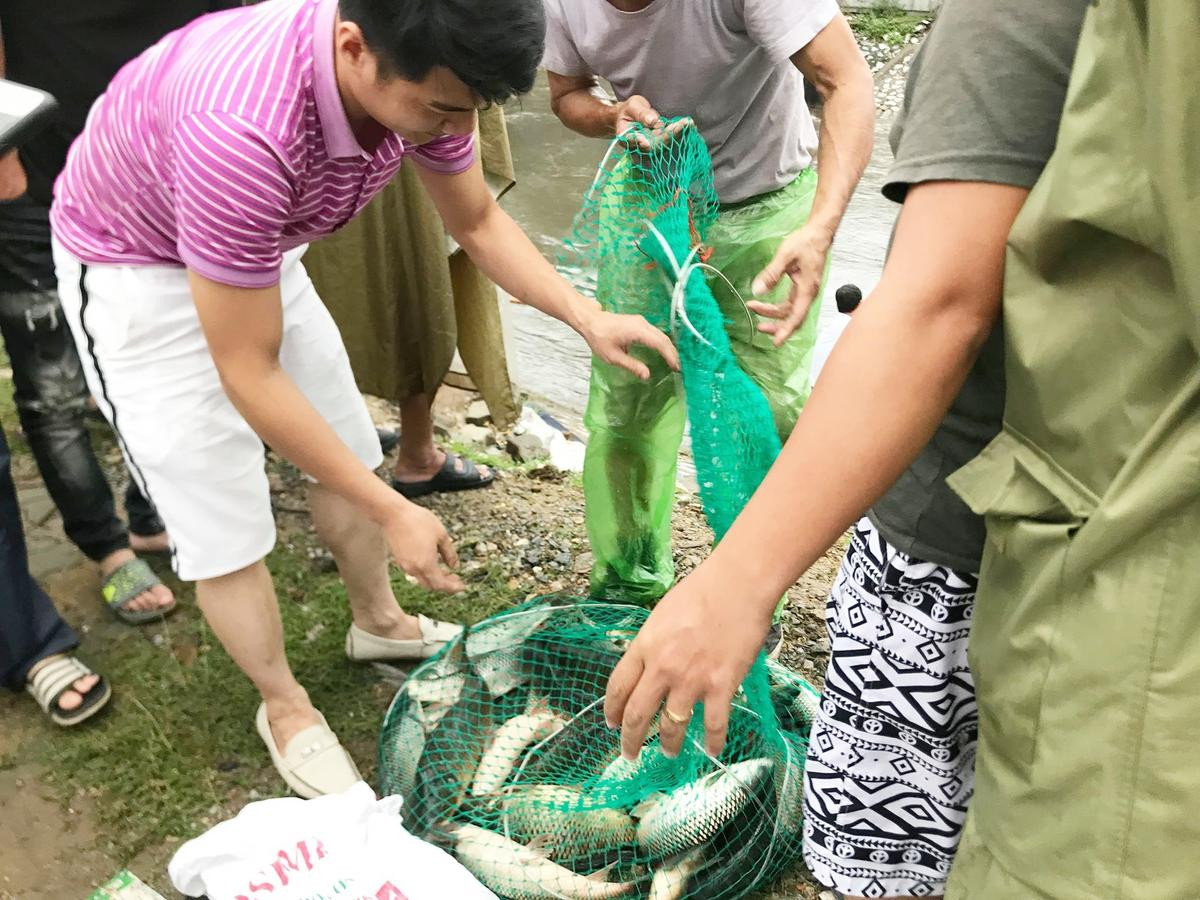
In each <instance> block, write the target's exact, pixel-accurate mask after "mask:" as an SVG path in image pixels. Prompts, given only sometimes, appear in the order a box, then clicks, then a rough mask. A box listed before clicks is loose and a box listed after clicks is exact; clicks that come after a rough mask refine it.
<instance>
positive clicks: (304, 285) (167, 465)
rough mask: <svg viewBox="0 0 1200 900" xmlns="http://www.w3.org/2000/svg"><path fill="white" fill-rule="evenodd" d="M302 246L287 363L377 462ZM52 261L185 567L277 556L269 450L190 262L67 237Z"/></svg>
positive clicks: (197, 569)
mask: <svg viewBox="0 0 1200 900" xmlns="http://www.w3.org/2000/svg"><path fill="white" fill-rule="evenodd" d="M303 252H304V248H303V247H300V248H297V249H295V250H292V251H291V252H289V253H288V254H286V255H285V256H284V259H283V266H282V270H281V273H280V282H279V287H280V294H281V297H282V301H283V342H282V344H281V346H280V351H279V361H280V364H281V365H282V367H283V369H284V371H286V372H287V373H288V375H289V376H290V377H291V379H292V381H293V382H294V383H295V384H296V386H297V387H298V388H299V389H300V391H301V393H303V394H304V395H305V397H307V398H308V400H309V402H310V403H311V404H312V405H313V407H314V408H315V409H316V410H317V412H318V413H320V414H321V416H322V417H323V418H324V419H325V420H326V421H327V422H328V423H329V424H330V425H331V426H332V427H333V429H334V431H335V432H336V433H337V434H338V436H339V437H340V438H341V439H342V441H344V442H345V443H346V444H347V445H348V446H349V447H350V449H351V450H352V451H353V452H354V453H355V455H357V456H358V458H359V459H360V460H362V463H363V465H365V466H367V467H368V468H370V469H374V468H376V467H378V466H379V465H380V463H382V461H383V454H382V451H381V450H380V448H379V438H378V436H377V434H376V432H375V427H374V425H373V424H372V422H371V417H370V414H369V413H368V411H367V407H366V403H365V402H364V400H363V398H362V395H361V394H360V393H359V391H358V388H357V386H356V385H355V382H354V375H353V373H352V372H351V370H350V360H349V358H348V357H347V355H346V348H345V346H344V345H343V343H342V337H341V334H340V333H339V332H338V329H337V326H336V325H335V324H334V321H333V318H332V317H331V316H330V315H329V311H328V310H327V309H326V308H325V305H324V304H323V303H322V302H321V298H320V297H319V296H317V292H316V289H315V288H314V287H313V284H312V282H311V281H310V280H309V278H308V274H307V273H306V272H305V271H304V266H303V265H301V263H300V257H301V255H302V254H303ZM54 263H55V268H56V273H57V275H58V290H59V296H60V298H61V299H62V307H63V311H64V313H65V314H66V317H67V321H68V322H69V323H70V325H71V331H72V332H73V333H74V335H75V342H76V344H77V346H78V348H79V356H80V358H81V360H82V361H83V368H84V373H85V374H86V376H87V381H88V387H89V388H90V389H91V391H92V394H93V396H95V398H96V402H97V404H98V405H99V406H100V409H101V411H102V412H103V413H104V415H105V416H106V417H107V418H108V420H109V422H110V424H111V425H112V426H113V430H114V432H116V434H117V439H118V442H119V444H120V446H121V450H122V452H123V453H124V455H125V458H126V462H127V464H128V467H129V471H130V475H131V476H132V477H133V478H135V479H137V481H138V485H139V487H141V489H142V491H143V493H144V494H145V495H146V496H147V497H148V498H149V499H150V502H151V503H153V504H154V506H155V507H156V508H157V510H158V514H159V515H160V516H161V517H162V519H163V521H164V522H165V523H166V526H167V531H168V533H169V534H170V536H171V543H172V550H173V562H174V566H175V571H176V572H177V573H178V575H179V577H180V578H182V579H184V580H186V581H197V580H201V579H206V578H215V577H218V576H220V575H227V574H229V573H231V572H236V571H238V570H240V569H243V568H245V567H246V566H248V565H250V564H252V563H255V562H257V561H258V560H260V559H262V558H263V557H265V556H266V555H267V554H268V553H269V552H270V551H271V548H272V547H274V545H275V520H274V517H273V515H272V512H271V493H270V487H269V485H268V482H267V474H266V469H265V462H266V460H265V449H264V447H263V443H262V440H261V439H260V438H259V437H258V435H257V434H255V433H254V431H253V429H251V428H250V426H249V425H248V424H246V421H245V420H244V419H243V418H242V416H241V414H240V413H239V412H238V411H237V410H236V409H235V408H234V407H233V404H232V403H230V402H229V399H228V397H226V395H225V391H224V389H223V388H222V387H221V379H220V377H219V375H218V374H217V369H216V365H215V364H214V363H213V359H212V356H211V355H210V354H209V351H208V344H207V342H206V341H205V338H204V333H203V332H202V331H201V328H200V319H199V317H198V316H197V314H196V307H195V304H194V303H193V302H192V295H191V289H190V287H189V286H188V278H187V271H186V270H185V269H183V268H180V267H170V266H113V265H90V264H89V265H84V264H82V263H81V262H80V261H79V260H78V259H76V258H75V257H74V256H72V255H71V254H70V253H69V252H68V251H66V250H65V249H64V248H63V247H61V246H60V245H58V244H57V242H56V243H55V247H54Z"/></svg>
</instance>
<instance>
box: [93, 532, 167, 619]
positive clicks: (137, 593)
mask: <svg viewBox="0 0 1200 900" xmlns="http://www.w3.org/2000/svg"><path fill="white" fill-rule="evenodd" d="M100 578H101V581H102V585H101V594H102V595H103V597H104V602H105V603H106V604H108V607H109V609H111V610H112V611H113V613H114V614H115V615H116V616H117V618H119V619H120V620H121V621H123V622H125V623H126V624H129V625H143V624H145V623H147V622H155V621H158V620H159V619H161V618H162V617H163V616H166V615H168V614H170V613H172V612H174V611H175V595H174V594H172V593H171V589H170V588H168V587H167V586H166V585H165V584H163V583H162V582H161V581H160V580H159V578H158V576H157V575H155V574H154V572H153V571H152V570H151V568H150V567H149V566H148V565H146V563H145V562H144V561H142V560H140V559H138V558H137V557H136V556H134V555H133V551H132V550H117V551H115V552H113V553H110V554H109V555H108V556H106V557H104V559H102V560H101V561H100Z"/></svg>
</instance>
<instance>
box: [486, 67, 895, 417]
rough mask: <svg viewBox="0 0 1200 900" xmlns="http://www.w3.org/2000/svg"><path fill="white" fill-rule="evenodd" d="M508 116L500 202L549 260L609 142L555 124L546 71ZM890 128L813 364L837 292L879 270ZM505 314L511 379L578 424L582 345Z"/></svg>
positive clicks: (540, 318) (859, 197) (527, 317)
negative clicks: (505, 185) (512, 171)
mask: <svg viewBox="0 0 1200 900" xmlns="http://www.w3.org/2000/svg"><path fill="white" fill-rule="evenodd" d="M505 114H506V117H507V120H508V130H509V139H510V141H511V143H512V150H513V157H514V160H515V163H516V168H517V178H518V181H517V185H516V187H514V188H513V189H512V190H511V191H509V193H508V194H507V195H505V198H504V200H503V201H502V203H503V205H504V207H505V209H507V210H508V211H509V213H510V214H511V215H512V216H513V218H515V219H516V221H517V222H518V223H519V224H520V225H521V226H522V227H523V228H524V229H525V230H526V232H527V233H528V234H529V236H530V237H531V238H532V239H533V241H534V243H536V244H537V246H538V247H539V248H540V249H541V251H542V252H543V253H544V254H545V255H546V257H547V258H548V259H550V260H551V261H554V260H555V259H556V257H557V255H558V252H559V249H560V248H561V246H562V240H563V237H564V236H565V235H566V234H567V233H568V232H569V231H570V228H571V221H572V219H573V218H574V216H575V213H576V211H577V210H578V209H579V205H580V203H581V202H582V199H583V195H584V192H585V191H586V190H587V188H588V187H589V185H590V184H591V183H592V179H593V178H594V177H595V174H596V167H597V165H599V163H600V159H601V157H602V156H603V155H604V151H605V149H606V147H607V145H606V143H605V142H604V141H601V140H595V139H589V138H585V137H582V136H580V135H578V134H576V133H575V132H573V131H569V130H568V129H567V128H566V127H565V126H563V125H562V123H560V122H559V121H558V119H557V118H556V117H555V116H554V114H553V113H552V112H551V111H550V94H549V89H548V87H547V84H546V81H545V78H544V76H543V77H540V78H539V79H538V83H537V86H536V87H535V88H534V90H533V92H532V93H531V94H529V95H528V96H526V97H525V98H524V100H523V101H522V102H521V103H520V105H517V104H515V103H514V104H511V105H510V106H508V107H506V109H505ZM889 125H890V121H889V120H888V119H887V118H881V119H880V121H879V122H878V123H877V125H876V136H875V152H874V154H873V156H872V159H871V162H870V165H868V167H867V169H866V171H865V173H864V174H863V178H862V181H861V182H860V183H859V186H858V190H857V191H856V192H855V195H854V198H853V200H852V201H851V203H850V206H849V207H848V208H847V210H846V216H845V218H844V219H843V221H842V226H841V229H840V230H839V232H838V236H837V240H836V241H835V243H834V246H833V257H832V260H831V263H830V266H831V269H830V275H829V280H828V282H827V289H826V291H825V297H824V300H823V303H822V307H821V323H820V326H821V328H820V336H819V338H818V346H817V358H816V365H817V366H818V367H819V366H820V365H821V364H822V363H823V362H824V360H825V358H826V357H827V356H828V353H829V350H830V349H831V348H832V346H833V343H834V341H835V340H836V339H837V336H838V335H839V334H840V333H841V330H842V328H843V327H844V326H845V324H846V322H847V321H848V319H847V317H846V316H843V315H841V314H839V313H838V311H837V307H836V305H835V304H834V299H833V294H834V290H835V289H836V288H837V287H838V286H839V285H842V284H846V283H853V284H857V285H858V286H859V287H860V288H861V289H862V292H863V295H864V296H865V295H866V294H867V293H868V292H869V291H870V290H871V289H872V288H873V287H874V286H875V284H876V282H878V280H879V274H880V272H881V270H882V268H883V258H884V253H885V251H886V249H887V242H888V236H889V234H890V233H891V228H892V223H893V222H894V220H895V217H896V211H897V210H898V207H897V206H896V205H895V204H893V203H892V202H890V201H888V200H885V199H884V198H883V196H882V195H881V194H880V193H879V188H880V185H881V184H882V183H883V178H884V175H885V174H886V172H887V169H888V167H889V166H890V165H891V161H892V154H891V150H890V149H889V148H888V143H887V130H888V127H889ZM504 312H505V319H506V328H507V338H508V344H509V357H510V364H511V367H512V373H513V377H514V379H515V381H516V383H517V386H518V387H519V388H520V389H521V390H522V391H524V392H525V393H527V394H529V395H531V396H532V397H534V398H536V399H537V400H538V401H540V402H541V403H542V405H544V406H545V407H546V408H547V409H548V410H549V411H551V412H553V413H554V414H555V415H557V416H559V417H560V418H562V419H563V421H564V422H565V423H566V424H568V425H570V426H572V427H578V426H579V425H580V423H581V420H582V417H583V409H584V406H585V404H586V403H587V388H588V372H589V358H590V354H589V353H588V348H587V345H586V344H584V342H583V341H582V340H581V339H580V338H579V336H578V335H576V334H575V333H574V332H573V331H571V330H570V329H569V328H567V327H566V326H565V325H562V324H561V323H559V322H557V321H555V320H553V319H551V318H550V317H548V316H545V315H543V314H541V313H539V312H537V311H536V310H534V309H531V308H529V307H526V306H522V305H518V304H509V303H508V302H507V301H506V308H505V311H504Z"/></svg>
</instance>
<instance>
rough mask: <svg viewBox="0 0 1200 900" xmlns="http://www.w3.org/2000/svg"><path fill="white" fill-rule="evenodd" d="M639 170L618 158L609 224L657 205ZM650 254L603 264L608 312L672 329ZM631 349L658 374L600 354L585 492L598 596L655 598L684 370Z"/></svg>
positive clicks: (604, 212)
mask: <svg viewBox="0 0 1200 900" xmlns="http://www.w3.org/2000/svg"><path fill="white" fill-rule="evenodd" d="M638 171H639V170H638V166H637V161H636V159H635V158H634V157H633V156H626V157H623V158H621V159H620V160H618V162H617V163H616V165H615V167H614V168H613V171H612V173H611V174H610V175H609V176H608V179H607V181H606V182H605V184H606V188H605V190H607V191H608V192H610V193H616V194H619V195H620V196H621V197H622V204H621V205H620V206H614V207H605V206H601V207H598V208H597V213H598V220H599V226H600V228H601V229H605V230H608V229H611V228H612V227H613V226H614V225H615V224H616V223H614V222H613V221H612V217H613V215H614V214H615V213H618V212H621V213H625V214H628V215H631V216H647V217H652V216H653V215H654V214H655V213H656V212H657V210H656V209H655V208H654V205H655V199H656V198H655V196H654V193H653V192H652V191H649V190H646V189H645V186H639V179H638ZM647 262H648V260H647V259H646V257H645V256H644V255H643V254H642V252H641V251H640V250H639V249H638V247H637V246H636V245H635V244H634V243H633V242H632V241H629V242H623V243H618V242H614V243H613V244H612V245H611V246H609V247H608V248H607V250H606V256H605V261H604V263H603V264H602V265H600V266H599V269H598V273H597V290H596V296H597V299H598V300H599V301H600V303H601V305H602V306H604V307H605V308H606V309H608V310H612V311H617V312H622V313H636V314H639V315H643V316H645V317H646V318H647V319H648V320H650V321H651V322H653V323H654V324H656V325H658V326H659V327H661V328H666V327H667V326H668V318H669V316H668V313H667V310H668V306H667V298H668V296H669V294H668V291H667V287H666V285H665V284H664V283H663V280H662V276H661V275H660V273H659V272H658V271H657V270H656V269H655V268H652V267H647V265H646V264H647ZM632 352H633V354H634V355H635V356H637V357H638V358H639V359H640V360H641V361H642V362H644V363H646V365H647V366H648V367H649V369H650V379H649V381H641V380H640V379H639V378H637V377H636V376H634V375H632V374H630V373H629V372H627V371H625V370H624V369H621V368H619V367H617V366H613V365H610V364H608V363H606V362H604V361H603V360H599V359H595V360H593V362H592V377H591V383H590V386H589V391H588V405H587V410H586V412H585V413H584V425H585V426H586V427H587V430H588V443H587V451H586V455H585V457H584V466H583V491H584V497H585V499H586V509H587V519H586V520H587V531H588V540H589V541H590V543H591V548H592V554H593V556H594V557H595V563H594V564H593V567H592V575H591V594H592V596H593V597H596V598H599V599H608V600H618V601H622V602H627V603H637V604H639V605H642V606H649V605H651V604H653V603H654V602H655V601H657V600H658V599H659V598H660V597H662V595H663V594H665V593H666V592H667V590H668V589H669V588H670V587H671V584H672V583H673V582H674V580H675V567H674V562H673V561H672V558H671V508H672V506H673V505H674V499H675V473H676V463H677V461H678V459H679V444H680V442H681V441H682V440H683V428H684V404H683V397H682V386H681V384H680V382H679V378H678V376H677V375H676V374H675V373H674V372H672V371H671V370H670V369H669V368H668V367H667V364H666V362H665V361H664V360H663V358H662V357H661V356H659V355H658V354H657V353H654V352H652V351H648V350H646V349H645V348H641V347H634V348H633V351H632Z"/></svg>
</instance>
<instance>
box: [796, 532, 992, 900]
mask: <svg viewBox="0 0 1200 900" xmlns="http://www.w3.org/2000/svg"><path fill="white" fill-rule="evenodd" d="M976 583H977V579H976V576H975V575H971V574H965V573H960V572H956V571H954V570H953V569H948V568H946V567H945V566H939V565H935V564H934V563H928V562H922V561H920V560H917V559H911V558H909V557H908V556H906V555H905V554H903V553H900V552H898V551H897V550H896V549H895V548H894V547H892V546H891V545H889V544H888V543H887V542H886V541H885V540H884V539H883V538H882V536H881V535H880V534H879V532H878V531H877V530H876V529H875V526H874V525H872V524H871V522H870V520H868V519H863V520H862V521H860V522H859V523H858V526H857V528H856V529H855V532H854V537H853V539H852V541H851V544H850V548H849V550H847V552H846V557H845V559H844V560H843V561H842V567H841V571H840V572H839V573H838V577H837V580H836V581H835V582H834V585H833V590H832V591H831V593H830V595H829V603H828V605H827V607H826V623H827V625H828V628H829V642H830V649H831V654H830V659H829V668H828V670H827V671H826V674H825V691H824V694H823V696H822V699H821V711H820V714H819V715H818V717H817V719H816V721H815V722H814V723H813V728H812V735H811V738H810V742H809V749H808V761H807V763H806V768H805V773H804V815H805V836H804V857H805V861H806V862H807V863H808V867H809V869H811V870H812V873H813V875H814V876H816V878H817V880H818V881H820V882H822V883H823V884H825V885H828V886H829V887H832V888H834V889H835V890H837V891H840V892H841V893H843V894H851V895H856V896H864V897H895V896H907V895H912V896H917V897H923V896H932V895H937V894H941V893H942V892H943V890H944V887H945V882H946V875H947V873H948V872H949V871H950V863H951V861H952V860H953V858H954V851H955V848H956V847H957V846H958V839H959V836H960V835H961V833H962V827H963V822H964V820H965V818H966V812H967V801H968V800H970V798H971V791H972V786H973V775H974V768H975V744H976V738H977V733H978V716H977V714H976V708H975V688H974V685H973V683H972V681H971V673H970V670H969V669H968V668H967V637H968V635H969V634H970V628H971V612H972V608H973V605H974V602H975V587H976Z"/></svg>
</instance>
